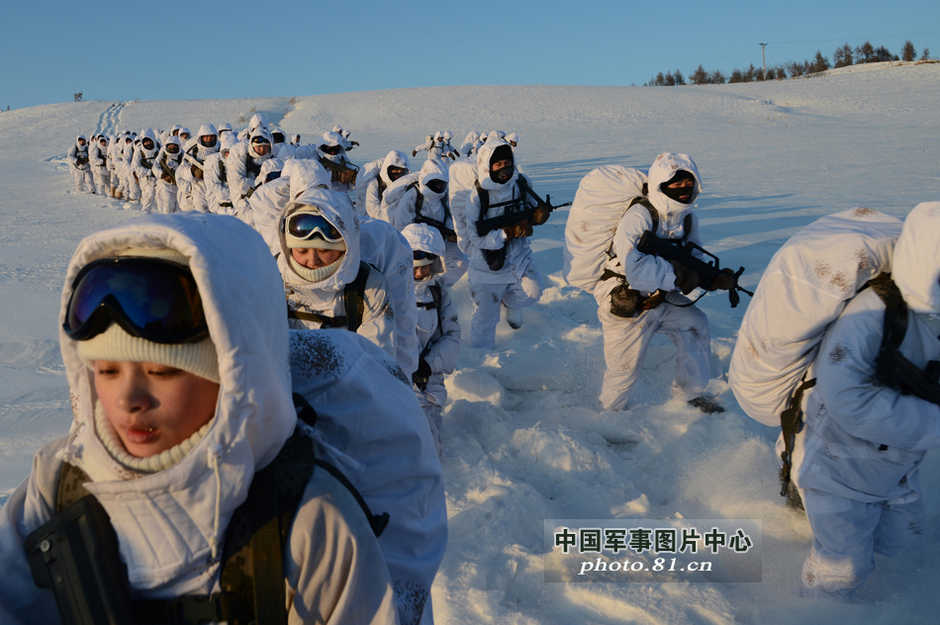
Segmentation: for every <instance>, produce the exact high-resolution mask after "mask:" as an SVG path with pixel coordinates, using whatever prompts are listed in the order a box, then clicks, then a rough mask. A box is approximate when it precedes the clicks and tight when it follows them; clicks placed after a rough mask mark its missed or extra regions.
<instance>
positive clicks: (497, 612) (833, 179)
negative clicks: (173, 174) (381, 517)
mask: <svg viewBox="0 0 940 625" xmlns="http://www.w3.org/2000/svg"><path fill="white" fill-rule="evenodd" d="M938 102H940V64H921V65H904V66H893V65H891V64H885V67H881V68H866V71H864V72H862V71H854V72H846V71H837V72H832V73H830V74H829V75H826V76H820V77H815V78H812V79H805V80H788V81H773V82H763V83H748V84H738V85H711V86H703V87H679V88H672V87H659V88H642V87H629V88H626V87H625V88H585V87H453V88H427V89H403V90H394V91H376V92H363V93H353V94H338V95H326V96H313V97H297V98H288V97H283V98H257V99H242V100H199V101H169V102H121V103H112V102H82V103H67V104H56V105H48V106H39V107H33V108H28V109H20V110H16V111H12V112H5V113H2V114H0V181H2V187H3V189H4V194H3V198H2V199H0V320H2V323H0V494H3V493H7V492H9V491H10V490H12V489H13V488H15V487H16V485H17V484H18V483H19V482H20V481H21V480H22V479H23V478H24V477H25V475H26V474H27V473H28V471H29V468H30V461H31V456H32V453H33V452H34V451H35V450H36V449H37V448H38V447H39V446H40V445H41V444H43V443H44V442H46V441H48V440H50V439H52V438H54V437H56V436H58V435H61V434H62V433H63V432H64V431H65V429H66V428H67V425H68V422H69V419H70V415H69V402H68V391H67V385H66V380H65V377H64V375H63V368H62V364H61V361H60V357H59V353H58V344H57V340H56V314H57V310H58V306H59V293H60V290H61V287H62V280H63V278H64V273H65V267H66V264H67V261H68V258H69V257H70V255H71V253H72V251H73V249H74V247H75V245H76V244H77V242H78V241H79V240H80V239H81V238H82V237H83V236H85V235H86V234H89V233H90V232H93V231H95V230H97V229H100V228H102V227H106V226H110V225H114V224H118V223H122V222H124V221H126V220H128V219H131V218H132V217H133V214H131V213H128V212H126V211H124V210H122V209H121V208H120V206H119V204H118V203H117V202H114V201H111V200H108V199H104V198H98V197H95V196H87V195H74V194H72V193H71V191H70V179H69V175H68V171H67V168H66V166H65V162H64V155H65V152H66V151H67V150H68V148H69V146H70V145H71V143H72V141H73V140H74V137H75V135H76V134H78V133H86V134H88V133H91V132H94V131H96V130H98V131H106V132H109V131H112V130H115V129H117V130H123V129H126V128H133V129H139V128H140V127H143V126H153V127H165V126H167V125H169V124H171V123H180V124H182V125H185V126H189V127H190V128H192V129H193V130H195V129H196V128H197V127H198V126H199V124H200V123H202V122H203V121H207V120H210V121H213V122H216V123H219V122H223V121H228V122H230V123H232V124H233V125H234V126H239V125H240V124H244V123H245V121H246V120H247V118H248V117H250V115H251V114H252V112H255V111H260V112H262V114H263V115H264V116H265V118H266V119H267V120H268V121H269V122H274V123H278V124H279V125H280V126H281V127H283V128H284V129H285V130H286V131H287V132H288V133H290V134H293V133H300V134H301V135H302V137H303V138H305V139H312V138H313V137H314V136H315V135H318V134H319V133H320V132H322V131H323V130H326V129H329V128H330V127H331V126H332V125H333V124H336V123H339V124H341V125H342V126H343V127H344V128H349V129H351V130H352V131H353V138H355V139H356V140H357V141H359V142H360V143H361V147H360V148H359V149H357V150H356V151H354V152H352V153H351V155H350V156H351V157H352V158H353V159H354V160H358V161H359V162H365V161H367V160H371V159H373V158H376V157H378V156H381V155H383V154H384V153H385V152H387V151H388V150H389V149H401V150H406V151H409V152H410V150H411V148H412V146H414V145H415V144H418V143H420V142H421V141H422V140H423V139H424V136H425V135H426V134H429V133H433V132H434V131H435V130H438V129H445V128H446V129H450V130H451V132H452V133H453V134H454V135H455V139H456V140H457V141H459V140H460V139H462V137H463V135H464V134H465V133H466V132H468V131H470V130H476V131H480V130H484V129H485V130H488V129H490V128H504V129H506V130H515V131H517V132H518V133H519V135H520V139H521V143H520V148H519V162H520V163H521V164H522V166H523V168H524V169H525V170H526V172H527V173H528V174H529V176H530V179H531V180H532V181H533V183H534V186H535V188H536V190H538V191H540V192H542V193H546V192H547V193H550V194H551V195H552V197H553V199H555V200H556V201H557V200H568V199H571V198H572V197H573V195H574V191H575V189H576V187H577V184H578V181H579V180H580V178H581V177H582V176H583V175H584V174H585V173H587V172H588V171H589V170H590V169H592V168H594V167H596V166H599V165H604V164H624V165H628V166H636V167H647V166H648V165H649V164H650V163H651V162H652V160H653V159H654V158H655V156H656V155H657V154H658V153H660V152H663V151H667V150H669V151H682V152H688V153H690V154H691V155H692V156H693V157H694V158H695V159H696V161H697V163H698V165H699V168H700V170H701V173H702V175H703V178H704V190H703V193H702V195H701V197H700V200H699V202H698V209H699V211H700V216H701V223H702V226H703V233H702V238H703V240H704V242H705V245H706V246H707V247H708V248H709V249H710V250H711V251H713V252H715V253H718V254H720V255H721V257H722V261H723V264H725V265H728V266H735V267H737V266H738V265H743V266H745V267H747V271H746V272H745V274H744V278H743V280H742V282H743V284H744V285H745V286H753V285H755V284H756V283H757V280H758V279H759V276H760V274H761V271H762V270H763V268H764V267H765V266H766V263H767V261H768V260H769V259H770V257H771V255H772V254H773V253H774V251H775V250H776V249H777V247H778V246H779V245H780V244H781V243H782V242H783V241H784V240H785V239H786V237H787V236H788V235H789V234H790V233H792V232H793V231H794V230H795V229H797V228H799V227H801V226H802V225H805V224H806V223H808V222H809V221H811V220H813V219H814V218H815V217H817V216H820V215H823V214H827V213H831V212H835V211H839V210H843V209H846V208H850V207H853V206H858V205H864V206H869V207H872V208H877V209H879V210H883V211H885V212H888V213H891V214H894V215H897V216H898V217H903V216H904V215H905V214H906V213H907V211H909V210H910V209H911V208H913V206H914V205H915V204H916V203H918V202H920V201H926V200H938V199H940V144H938V142H937V140H936V138H937V137H938V136H940V106H938ZM415 165H420V163H415ZM566 216H567V213H566V211H564V210H559V211H557V212H556V213H555V214H553V216H552V218H551V220H550V221H549V222H548V224H547V225H545V226H543V227H540V228H538V229H536V233H535V239H534V243H533V249H534V250H535V258H536V262H537V263H538V265H539V266H540V267H541V268H542V270H543V271H545V272H546V273H548V274H550V279H551V280H552V282H553V283H554V285H555V286H553V287H552V288H550V289H548V290H547V291H546V293H545V294H544V296H543V298H542V300H541V302H540V303H539V304H538V305H537V306H535V307H534V308H531V309H527V310H526V312H525V325H524V326H523V328H522V329H521V330H518V331H512V330H510V329H509V327H508V326H506V325H505V323H501V325H500V326H499V328H498V330H497V344H498V349H497V351H495V352H492V353H483V352H481V351H479V350H471V349H469V348H467V349H464V350H463V352H462V355H461V360H460V367H459V370H458V371H457V372H456V373H455V374H454V375H453V376H452V377H451V378H450V379H449V381H448V388H449V391H450V399H451V403H450V405H449V406H448V408H447V410H446V411H445V414H444V432H443V433H444V448H445V460H444V469H445V483H446V488H447V502H448V508H449V517H450V543H449V547H448V552H447V555H446V557H445V560H444V563H443V566H442V568H441V571H440V573H439V575H438V579H437V581H436V583H435V587H434V605H435V610H436V613H437V622H438V623H439V624H441V625H452V624H454V625H455V624H461V625H464V624H466V625H469V624H471V623H493V624H499V625H503V624H514V625H535V624H540V625H569V624H572V623H578V624H582V623H583V624H603V625H611V624H615V623H617V624H621V623H622V624H626V623H642V624H644V625H660V624H662V625H680V624H681V625H685V624H696V625H698V624H725V623H751V624H755V625H757V624H761V625H763V624H781V625H789V624H791V623H792V624H797V623H799V624H800V625H805V624H809V623H812V624H828V623H840V624H841V623H855V622H864V623H866V625H869V624H874V623H885V624H889V623H890V624H892V625H896V624H901V623H929V622H935V621H936V617H935V614H936V613H937V611H938V609H940V595H938V593H936V592H935V591H934V586H935V585H936V584H937V583H938V582H940V557H938V556H940V503H938V500H940V497H936V496H933V497H931V498H930V499H928V501H927V507H928V517H929V518H928V528H929V529H928V531H927V533H926V535H925V540H924V548H923V556H924V559H923V561H922V562H918V563H913V562H910V561H898V560H895V561H890V562H879V563H878V570H877V571H876V574H875V575H874V576H873V578H872V580H871V581H870V583H869V585H868V587H867V589H866V590H867V592H868V594H869V596H870V601H869V603H868V604H864V605H845V604H837V603H833V602H829V601H823V600H808V599H801V598H799V597H798V596H797V590H798V587H799V579H798V578H799V570H800V566H801V563H802V559H803V557H804V555H805V554H806V552H807V551H808V549H809V540H810V530H809V527H808V525H807V523H806V521H805V518H803V517H802V516H800V515H798V514H796V513H794V512H792V511H791V510H789V509H787V508H786V507H784V505H783V501H782V499H781V498H780V497H778V496H777V492H776V491H777V481H776V475H775V469H774V466H773V440H774V437H775V432H773V431H772V430H771V429H769V428H765V427H763V426H761V425H759V424H757V423H755V422H753V421H751V420H750V419H749V418H748V417H746V416H745V415H744V414H743V412H741V410H740V409H739V408H738V406H737V404H736V403H735V401H734V398H733V396H732V395H731V393H730V392H728V390H727V386H726V385H725V384H724V383H723V382H721V381H719V382H717V383H716V387H715V388H714V389H712V390H714V391H715V392H716V393H719V395H720V399H721V401H722V402H723V403H724V404H725V405H726V406H727V407H728V408H729V410H728V411H727V412H726V413H724V414H722V415H717V416H714V415H712V416H706V415H702V414H700V413H698V412H697V411H695V410H693V409H690V408H688V407H687V406H686V405H685V404H684V403H683V402H681V401H678V400H675V399H673V398H672V396H671V391H670V388H669V380H670V379H671V377H672V373H673V366H674V365H673V363H674V360H673V351H674V350H673V348H672V346H671V344H670V343H668V342H665V341H659V340H656V341H654V344H653V348H652V350H651V352H650V354H649V355H648V357H647V358H646V360H645V362H644V363H643V367H642V375H641V378H640V382H639V384H638V388H637V391H636V402H635V403H634V404H633V408H632V409H631V410H629V411H627V412H624V413H613V414H611V413H603V412H601V411H600V410H599V408H598V406H597V402H596V397H597V393H598V390H599V388H600V379H601V372H602V367H603V356H602V351H601V332H600V326H599V323H598V322H597V319H596V316H595V308H596V307H595V304H594V301H593V298H591V297H589V296H587V295H586V294H584V293H582V292H580V291H577V290H576V289H573V288H570V287H567V286H564V283H563V281H562V280H561V277H560V273H559V272H560V269H561V263H562V261H561V247H562V240H563V231H564V223H565V218H566ZM456 298H457V301H458V302H460V306H461V310H460V313H461V322H462V323H463V324H464V329H465V330H466V328H467V325H468V322H469V318H470V313H471V304H470V298H469V294H468V292H467V284H466V280H465V279H464V280H462V281H461V282H460V283H458V285H457V287H456ZM744 300H745V301H744V302H743V304H742V306H740V307H738V308H736V309H730V308H729V307H728V303H727V299H726V298H724V297H723V296H720V295H710V296H708V297H706V298H705V299H703V300H702V301H701V302H700V306H701V308H702V309H703V310H705V311H706V312H707V313H708V316H709V321H710V325H711V330H712V336H713V352H714V355H715V356H714V365H715V367H716V371H722V372H726V371H727V367H728V360H729V357H730V353H731V349H732V347H733V344H734V339H735V332H736V329H737V327H738V325H739V323H740V320H741V317H742V315H743V309H744V305H746V298H744ZM923 473H924V475H923V481H924V483H925V491H926V492H927V493H928V495H930V494H932V493H935V492H937V491H938V490H940V464H938V462H937V460H936V458H935V457H933V456H928V460H927V463H926V464H925V466H924V467H923ZM610 518H619V519H640V518H647V519H648V518H654V519H657V518H658V519H676V518H685V519H711V518H725V519H756V520H757V521H759V522H760V524H761V527H762V531H761V532H760V536H759V547H760V552H761V556H762V563H763V566H762V578H761V581H760V582H753V583H741V584H732V583H720V584H709V583H686V582H683V583H609V584H590V583H573V584H556V583H546V582H545V581H543V570H544V567H543V557H544V556H545V555H546V554H547V553H548V551H549V546H548V544H547V543H546V542H545V539H544V536H543V522H544V521H545V520H546V519H610ZM628 526H629V525H628Z"/></svg>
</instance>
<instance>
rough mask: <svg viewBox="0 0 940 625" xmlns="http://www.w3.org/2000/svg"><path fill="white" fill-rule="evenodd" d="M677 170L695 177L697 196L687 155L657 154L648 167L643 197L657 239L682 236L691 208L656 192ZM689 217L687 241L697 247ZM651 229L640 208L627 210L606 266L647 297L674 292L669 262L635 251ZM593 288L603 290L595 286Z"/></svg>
mask: <svg viewBox="0 0 940 625" xmlns="http://www.w3.org/2000/svg"><path fill="white" fill-rule="evenodd" d="M679 170H685V171H688V172H689V173H691V174H692V175H693V176H694V177H695V184H696V189H697V190H698V192H701V188H702V181H701V177H700V176H699V173H698V168H697V167H696V166H695V162H694V161H693V160H692V158H691V157H689V156H688V155H687V154H677V153H674V152H667V153H664V154H660V155H659V156H658V157H656V160H655V161H653V164H652V166H650V170H649V175H648V176H647V185H648V194H647V197H648V198H649V201H650V204H652V205H653V208H655V209H656V212H657V214H658V215H659V226H658V227H657V230H656V236H658V237H662V238H671V239H675V238H680V237H682V236H683V234H685V232H684V226H683V222H684V220H685V216H686V215H687V214H689V213H690V212H691V211H692V205H693V204H692V203H689V204H683V203H681V202H677V201H675V200H673V199H670V198H669V197H667V196H666V195H665V194H663V192H662V191H660V189H659V186H660V185H661V184H662V183H664V182H667V181H668V180H670V179H671V178H672V177H673V176H675V174H676V172H677V171H679ZM693 201H694V198H693ZM691 214H692V222H691V223H692V232H691V234H690V235H689V240H690V241H692V242H693V243H699V242H700V240H699V238H698V219H697V217H696V215H695V213H694V212H692V213H691ZM652 227H653V219H652V217H650V214H649V212H648V211H647V210H646V209H645V208H644V207H643V206H641V205H638V204H637V205H634V206H633V207H631V208H630V209H629V210H627V212H626V213H624V215H623V217H621V218H620V222H619V223H618V224H617V230H616V231H615V232H614V238H613V243H612V245H613V250H612V251H613V253H614V256H615V257H614V258H613V259H611V260H610V261H609V262H608V263H607V269H610V270H611V271H613V272H614V273H618V274H621V275H624V276H626V278H627V282H628V283H629V284H630V288H631V289H636V290H637V291H644V292H647V293H652V292H653V291H656V290H657V289H662V290H664V291H673V290H675V288H676V285H675V283H676V274H675V272H674V271H673V268H672V265H671V264H670V263H669V261H667V260H664V259H662V258H659V257H658V256H653V255H651V254H643V253H641V252H639V251H638V250H637V249H636V246H637V243H638V242H639V240H640V237H642V236H643V233H644V232H646V231H647V230H650V229H652ZM606 286H607V287H609V285H606ZM597 288H605V286H602V285H598V286H597Z"/></svg>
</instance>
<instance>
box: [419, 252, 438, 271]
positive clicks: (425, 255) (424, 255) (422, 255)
mask: <svg viewBox="0 0 940 625" xmlns="http://www.w3.org/2000/svg"><path fill="white" fill-rule="evenodd" d="M436 260H437V254H431V253H430V252H425V251H424V250H415V251H414V266H415V267H424V266H426V265H432V264H434V261H436Z"/></svg>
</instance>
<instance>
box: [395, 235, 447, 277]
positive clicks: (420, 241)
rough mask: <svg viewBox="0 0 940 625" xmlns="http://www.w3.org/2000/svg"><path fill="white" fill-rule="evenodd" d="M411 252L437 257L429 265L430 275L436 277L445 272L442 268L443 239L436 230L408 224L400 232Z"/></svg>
mask: <svg viewBox="0 0 940 625" xmlns="http://www.w3.org/2000/svg"><path fill="white" fill-rule="evenodd" d="M401 234H402V236H404V237H405V240H406V241H408V245H410V246H411V249H412V251H415V252H417V251H422V252H428V253H429V254H434V255H435V256H437V260H435V261H434V262H433V263H432V264H431V275H432V276H436V275H439V274H442V273H444V272H445V271H446V268H445V267H444V250H445V245H444V237H442V236H441V233H440V232H439V231H438V230H437V228H432V227H431V226H429V225H427V224H408V225H407V226H405V227H404V228H403V229H402V231H401Z"/></svg>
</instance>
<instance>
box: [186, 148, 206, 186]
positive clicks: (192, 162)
mask: <svg viewBox="0 0 940 625" xmlns="http://www.w3.org/2000/svg"><path fill="white" fill-rule="evenodd" d="M193 150H195V148H193ZM183 160H185V161H186V162H187V163H189V171H190V172H191V173H192V175H193V178H195V179H196V180H202V179H203V178H204V177H205V173H206V171H205V166H204V165H203V164H202V163H201V162H200V161H199V159H198V158H196V156H195V155H194V154H191V153H190V152H189V151H187V152H186V153H185V154H183ZM197 169H198V170H199V173H198V174H197V173H196V170H197Z"/></svg>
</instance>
